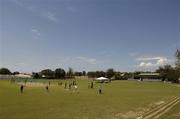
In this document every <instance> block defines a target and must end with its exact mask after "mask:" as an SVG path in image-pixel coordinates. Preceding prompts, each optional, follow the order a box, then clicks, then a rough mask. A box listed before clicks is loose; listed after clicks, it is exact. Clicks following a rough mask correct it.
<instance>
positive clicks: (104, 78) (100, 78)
mask: <svg viewBox="0 0 180 119" xmlns="http://www.w3.org/2000/svg"><path fill="white" fill-rule="evenodd" d="M96 80H101V81H102V80H109V79H108V78H106V77H99V78H96Z"/></svg>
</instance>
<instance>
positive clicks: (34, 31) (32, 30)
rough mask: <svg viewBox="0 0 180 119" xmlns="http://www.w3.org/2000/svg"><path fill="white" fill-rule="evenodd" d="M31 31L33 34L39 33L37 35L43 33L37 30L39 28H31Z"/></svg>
mask: <svg viewBox="0 0 180 119" xmlns="http://www.w3.org/2000/svg"><path fill="white" fill-rule="evenodd" d="M31 32H32V33H33V34H35V35H37V36H40V35H41V33H40V32H39V30H37V29H31Z"/></svg>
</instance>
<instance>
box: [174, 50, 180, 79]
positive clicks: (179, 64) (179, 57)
mask: <svg viewBox="0 0 180 119" xmlns="http://www.w3.org/2000/svg"><path fill="white" fill-rule="evenodd" d="M175 57H176V68H175V70H176V75H177V77H178V78H180V50H177V51H176V53H175Z"/></svg>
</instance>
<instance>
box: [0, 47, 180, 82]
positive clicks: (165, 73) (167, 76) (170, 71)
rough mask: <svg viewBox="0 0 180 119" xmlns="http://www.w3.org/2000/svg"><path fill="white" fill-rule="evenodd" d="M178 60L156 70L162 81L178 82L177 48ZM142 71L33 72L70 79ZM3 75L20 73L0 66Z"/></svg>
mask: <svg viewBox="0 0 180 119" xmlns="http://www.w3.org/2000/svg"><path fill="white" fill-rule="evenodd" d="M175 57H176V61H175V67H172V66H171V65H164V66H160V67H159V68H158V69H157V70H156V71H155V72H157V73H159V74H160V77H161V79H162V81H165V80H166V81H171V82H175V83H177V82H178V81H179V78H180V51H179V50H177V51H176V53H175ZM140 73H142V72H119V71H115V70H114V69H113V68H109V69H107V70H106V71H89V72H87V73H86V71H82V72H77V71H76V72H74V70H73V69H72V68H69V69H68V71H67V72H66V71H65V70H64V69H63V68H57V69H55V70H54V71H53V70H51V69H44V70H42V71H40V72H33V73H32V77H33V78H35V79H38V78H45V79H69V78H74V76H88V77H89V78H97V77H107V78H109V79H114V80H125V79H128V78H133V77H134V76H137V75H139V74H140ZM0 74H1V75H7V74H9V75H16V74H19V72H18V71H16V72H13V73H12V72H11V71H10V70H9V69H8V68H0Z"/></svg>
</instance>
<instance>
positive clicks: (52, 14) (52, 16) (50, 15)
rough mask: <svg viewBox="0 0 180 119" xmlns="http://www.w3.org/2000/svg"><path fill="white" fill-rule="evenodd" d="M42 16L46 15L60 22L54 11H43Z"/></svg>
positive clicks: (53, 20)
mask: <svg viewBox="0 0 180 119" xmlns="http://www.w3.org/2000/svg"><path fill="white" fill-rule="evenodd" d="M42 16H44V17H45V18H47V19H49V20H50V21H52V22H58V18H57V17H56V16H55V14H54V13H52V12H45V13H42Z"/></svg>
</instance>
